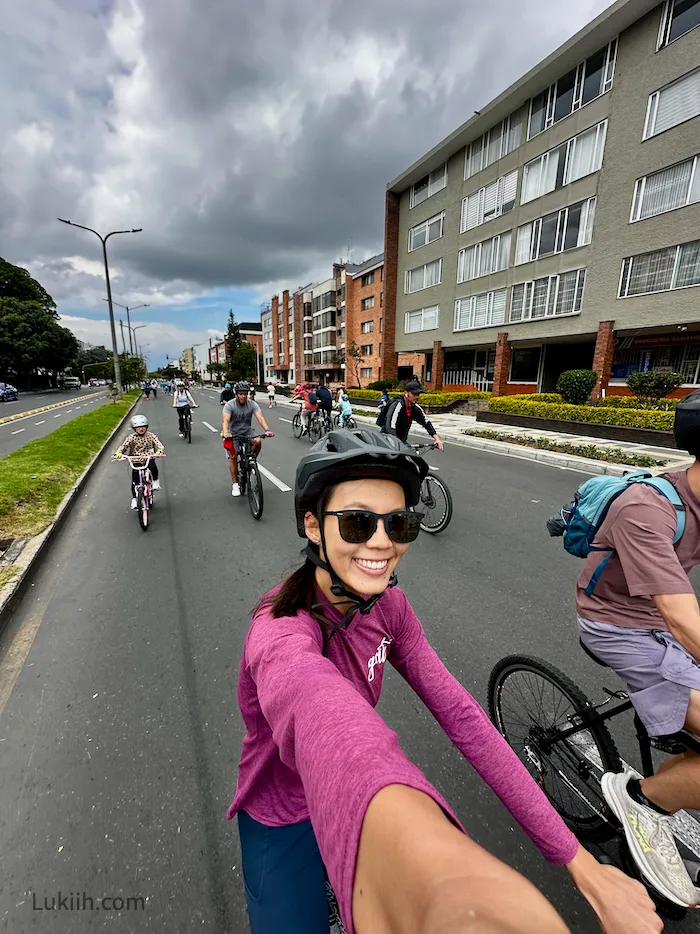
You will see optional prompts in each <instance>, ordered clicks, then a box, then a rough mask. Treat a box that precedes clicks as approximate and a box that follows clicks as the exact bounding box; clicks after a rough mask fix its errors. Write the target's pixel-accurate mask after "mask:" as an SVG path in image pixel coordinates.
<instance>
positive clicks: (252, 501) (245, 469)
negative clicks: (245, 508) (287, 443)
mask: <svg viewBox="0 0 700 934" xmlns="http://www.w3.org/2000/svg"><path fill="white" fill-rule="evenodd" d="M265 437H273V436H268V435H251V437H250V438H246V439H245V440H244V441H242V442H241V446H240V450H239V451H238V454H237V455H236V456H237V458H238V485H239V486H240V488H241V493H247V494H248V505H249V506H250V512H251V514H252V516H253V518H254V519H259V518H260V516H262V514H263V486H262V480H261V479H260V468H259V467H258V458H257V456H256V455H255V454H253V446H252V444H251V441H253V440H254V439H255V438H265Z"/></svg>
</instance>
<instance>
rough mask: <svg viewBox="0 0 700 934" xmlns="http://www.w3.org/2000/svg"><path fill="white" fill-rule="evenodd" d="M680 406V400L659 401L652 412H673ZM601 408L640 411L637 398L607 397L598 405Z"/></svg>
mask: <svg viewBox="0 0 700 934" xmlns="http://www.w3.org/2000/svg"><path fill="white" fill-rule="evenodd" d="M677 404H678V399H659V401H658V402H657V403H656V405H655V406H654V409H653V410H652V411H657V412H673V411H674V410H675V408H676V405H677ZM598 405H599V406H601V407H602V408H606V409H638V408H639V407H640V405H639V399H638V398H637V397H636V396H606V397H605V399H601V400H600V402H599V403H598Z"/></svg>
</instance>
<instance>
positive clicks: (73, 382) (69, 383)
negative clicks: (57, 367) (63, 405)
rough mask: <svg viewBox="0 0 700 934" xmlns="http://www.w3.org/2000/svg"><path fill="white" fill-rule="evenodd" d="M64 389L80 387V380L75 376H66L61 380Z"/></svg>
mask: <svg viewBox="0 0 700 934" xmlns="http://www.w3.org/2000/svg"><path fill="white" fill-rule="evenodd" d="M63 388H64V389H80V380H79V379H78V377H77V376H66V378H65V379H64V380H63Z"/></svg>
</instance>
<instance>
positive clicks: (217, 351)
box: [208, 321, 263, 383]
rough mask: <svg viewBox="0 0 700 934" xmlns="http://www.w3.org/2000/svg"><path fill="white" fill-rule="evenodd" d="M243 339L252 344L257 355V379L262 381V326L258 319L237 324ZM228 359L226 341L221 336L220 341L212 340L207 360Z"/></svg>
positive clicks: (220, 360) (219, 361)
mask: <svg viewBox="0 0 700 934" xmlns="http://www.w3.org/2000/svg"><path fill="white" fill-rule="evenodd" d="M238 330H239V332H240V335H241V337H242V338H243V340H245V341H248V343H249V344H253V346H254V347H255V350H256V352H257V355H258V366H257V376H256V378H257V380H258V382H259V383H261V382H262V381H263V362H262V361H263V326H262V323H261V322H260V321H243V322H241V324H239V325H238ZM227 360H228V353H227V341H226V338H225V337H224V338H222V339H221V340H220V341H216V342H212V343H211V345H210V347H209V352H208V362H209V363H210V364H213V363H226V362H227Z"/></svg>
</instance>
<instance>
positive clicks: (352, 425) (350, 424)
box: [345, 415, 357, 431]
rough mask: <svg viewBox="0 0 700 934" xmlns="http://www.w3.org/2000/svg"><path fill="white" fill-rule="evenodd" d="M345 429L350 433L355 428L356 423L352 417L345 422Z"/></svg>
mask: <svg viewBox="0 0 700 934" xmlns="http://www.w3.org/2000/svg"><path fill="white" fill-rule="evenodd" d="M345 427H346V428H349V429H350V430H351V431H352V430H353V429H355V428H357V422H356V421H355V419H354V418H353V417H352V415H351V416H350V418H349V419H348V420H347V421H346V422H345Z"/></svg>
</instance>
